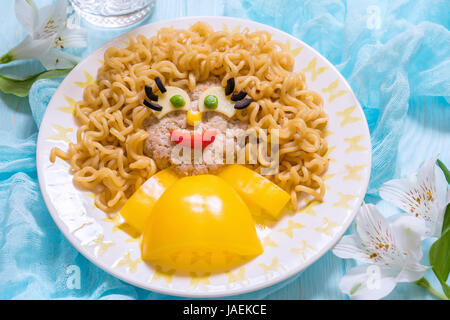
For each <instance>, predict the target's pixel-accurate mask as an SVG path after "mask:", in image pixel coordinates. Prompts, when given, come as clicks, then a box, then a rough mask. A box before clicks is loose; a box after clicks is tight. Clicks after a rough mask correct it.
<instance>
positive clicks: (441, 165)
mask: <svg viewBox="0 0 450 320" xmlns="http://www.w3.org/2000/svg"><path fill="white" fill-rule="evenodd" d="M436 162H437V164H438V166H439V168H441V169H442V172H444V175H445V180H447V183H448V184H450V171H448V169H447V167H446V166H445V164H444V163H443V162H442V161H441V160H439V159H437V161H436Z"/></svg>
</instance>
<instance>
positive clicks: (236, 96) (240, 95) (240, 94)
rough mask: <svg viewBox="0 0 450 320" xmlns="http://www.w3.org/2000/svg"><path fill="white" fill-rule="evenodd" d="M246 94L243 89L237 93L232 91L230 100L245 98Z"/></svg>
mask: <svg viewBox="0 0 450 320" xmlns="http://www.w3.org/2000/svg"><path fill="white" fill-rule="evenodd" d="M246 95H247V92H245V91H244V90H241V91H239V92H238V93H233V94H232V95H231V101H239V100H242V99H244V98H245V96H246Z"/></svg>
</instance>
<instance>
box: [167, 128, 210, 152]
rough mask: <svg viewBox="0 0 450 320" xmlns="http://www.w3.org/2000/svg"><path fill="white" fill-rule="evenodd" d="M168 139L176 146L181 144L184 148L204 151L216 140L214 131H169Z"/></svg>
mask: <svg viewBox="0 0 450 320" xmlns="http://www.w3.org/2000/svg"><path fill="white" fill-rule="evenodd" d="M170 138H171V140H172V141H173V142H175V143H176V144H181V145H182V146H184V147H190V148H191V149H199V148H202V149H205V148H206V147H207V146H208V145H210V144H211V143H213V142H214V140H215V139H216V131H215V130H203V131H201V132H200V131H187V130H171V131H170Z"/></svg>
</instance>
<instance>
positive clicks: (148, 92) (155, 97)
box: [145, 84, 158, 101]
mask: <svg viewBox="0 0 450 320" xmlns="http://www.w3.org/2000/svg"><path fill="white" fill-rule="evenodd" d="M145 94H146V96H147V97H148V98H149V99H150V100H152V101H158V95H157V94H155V93H154V92H153V90H152V87H150V86H149V85H148V84H146V85H145Z"/></svg>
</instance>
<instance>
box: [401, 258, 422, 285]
mask: <svg viewBox="0 0 450 320" xmlns="http://www.w3.org/2000/svg"><path fill="white" fill-rule="evenodd" d="M426 270H427V268H426V267H425V266H423V265H421V264H420V263H417V262H416V263H408V264H407V265H406V266H405V267H404V268H403V269H402V270H401V271H400V273H399V274H398V275H397V278H396V281H397V282H414V281H417V280H419V279H420V278H422V277H423V276H424V274H425V271H426Z"/></svg>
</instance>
